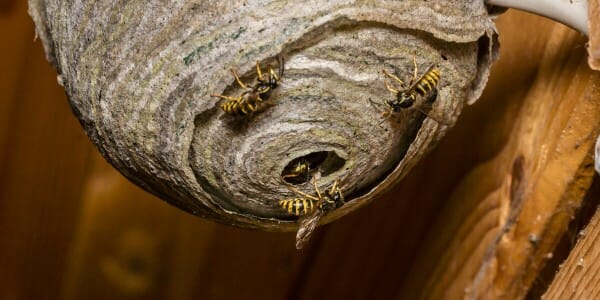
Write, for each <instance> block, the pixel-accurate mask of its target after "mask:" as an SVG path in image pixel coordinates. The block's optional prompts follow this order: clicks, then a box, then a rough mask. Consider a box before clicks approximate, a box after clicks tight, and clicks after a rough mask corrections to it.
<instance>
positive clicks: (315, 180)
mask: <svg viewBox="0 0 600 300" xmlns="http://www.w3.org/2000/svg"><path fill="white" fill-rule="evenodd" d="M312 184H313V186H314V187H315V191H316V192H317V197H319V199H323V196H321V191H319V186H318V185H317V179H316V178H315V177H313V180H312Z"/></svg>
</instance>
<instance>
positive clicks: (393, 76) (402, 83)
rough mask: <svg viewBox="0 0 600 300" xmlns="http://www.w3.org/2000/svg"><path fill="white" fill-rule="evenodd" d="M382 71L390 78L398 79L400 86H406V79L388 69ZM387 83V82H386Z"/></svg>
mask: <svg viewBox="0 0 600 300" xmlns="http://www.w3.org/2000/svg"><path fill="white" fill-rule="evenodd" d="M381 72H383V74H384V75H385V76H387V77H389V78H392V79H394V80H396V81H398V82H399V83H400V86H402V88H404V81H402V79H400V78H399V77H398V76H396V75H394V74H392V73H390V72H388V71H386V70H385V69H383V70H381ZM386 85H387V84H386Z"/></svg>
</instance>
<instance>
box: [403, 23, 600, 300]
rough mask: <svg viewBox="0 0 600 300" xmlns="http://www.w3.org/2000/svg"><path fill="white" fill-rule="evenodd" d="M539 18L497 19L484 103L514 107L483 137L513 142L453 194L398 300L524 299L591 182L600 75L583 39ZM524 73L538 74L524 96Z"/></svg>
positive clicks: (598, 128)
mask: <svg viewBox="0 0 600 300" xmlns="http://www.w3.org/2000/svg"><path fill="white" fill-rule="evenodd" d="M535 18H537V17H534V16H529V15H526V14H524V13H514V12H513V13H509V14H507V15H505V16H503V17H501V18H500V20H499V28H500V32H501V34H503V37H504V39H505V40H503V41H504V42H503V43H502V45H503V48H502V54H504V57H502V58H501V60H500V61H499V62H497V64H496V67H495V68H494V70H493V77H492V80H491V81H490V85H489V86H488V90H487V91H486V93H485V95H484V97H483V99H481V100H480V104H479V105H486V102H487V101H490V102H492V103H494V104H500V107H502V106H507V105H508V106H512V109H510V110H507V111H506V114H505V115H504V116H503V117H502V119H501V120H502V121H503V122H502V123H498V124H492V125H491V126H490V127H494V126H498V127H496V128H491V130H489V131H485V132H483V133H482V134H483V135H488V136H496V135H502V134H503V133H508V136H507V139H506V140H505V141H503V142H502V143H501V144H500V145H495V146H497V148H496V149H499V150H500V151H499V152H498V153H496V154H494V155H493V157H491V159H489V160H487V161H484V162H482V163H480V164H478V165H476V166H474V167H473V169H472V170H471V172H470V173H469V174H468V175H467V176H465V177H464V178H463V179H462V183H461V184H460V185H458V187H457V188H456V190H455V191H454V192H453V193H452V195H451V197H450V199H449V201H448V204H447V206H446V207H445V208H444V209H443V210H442V213H441V214H440V216H439V219H438V222H437V223H436V224H435V225H433V226H432V231H431V232H430V234H429V235H428V238H427V240H426V242H425V244H424V245H423V248H422V250H423V251H421V253H420V255H419V256H418V257H417V261H416V263H415V264H414V266H413V268H412V270H411V274H412V275H413V276H412V277H411V278H410V279H409V280H408V281H406V282H405V284H404V285H403V290H402V291H401V292H400V293H399V296H398V298H399V299H414V298H421V299H458V298H469V299H471V298H475V299H482V298H483V299H489V298H491V299H495V298H508V299H518V298H522V297H524V296H525V294H526V293H527V290H528V288H529V286H530V285H531V283H532V281H533V280H534V279H535V278H536V276H537V274H538V272H539V270H540V269H541V268H542V267H543V266H544V263H545V261H546V260H547V259H548V258H549V257H550V256H551V255H552V251H553V249H554V246H555V245H556V244H557V242H558V240H559V239H560V237H561V236H562V234H563V233H564V231H565V230H566V228H567V223H568V221H569V219H570V217H571V216H572V215H573V212H574V210H575V209H576V208H577V207H579V205H580V201H581V200H582V198H583V196H584V194H585V191H586V189H587V188H588V187H589V185H590V183H591V178H592V176H593V170H592V168H591V167H592V164H591V155H590V154H591V151H592V147H593V143H594V138H595V136H596V135H597V133H598V132H599V131H600V126H599V122H598V116H600V100H599V99H600V90H599V89H598V88H597V84H596V83H597V82H598V80H600V76H599V74H594V73H593V72H591V71H590V70H589V68H588V67H587V64H586V61H585V53H584V49H583V47H581V46H580V45H583V43H584V40H583V39H582V38H581V37H580V36H579V35H578V34H577V33H575V32H573V31H571V30H570V29H567V28H566V27H564V26H562V25H559V24H552V23H549V22H546V21H539V22H537V21H535ZM530 20H533V22H530ZM523 24H528V25H527V26H523ZM511 34H512V35H511ZM511 51H513V52H511ZM507 56H508V59H507ZM537 58H539V59H541V60H538V59H537ZM536 61H539V63H540V64H539V67H538V66H537V65H536V63H535V62H536ZM523 66H527V67H528V68H532V69H524V68H523ZM521 71H525V72H528V73H531V72H532V71H533V74H536V75H535V79H534V81H533V83H532V84H531V86H530V87H528V90H527V92H526V94H524V93H523V90H522V89H520V87H518V86H517V88H514V87H515V85H519V84H522V83H523V82H519V81H516V80H515V79H517V78H518V76H519V73H520V72H521ZM515 77H517V78H515ZM501 103H503V104H501ZM488 105H489V104H488ZM501 111H502V110H501ZM488 116H489V115H488ZM488 126H489V125H488ZM493 139H494V138H490V140H493ZM470 144H472V143H470Z"/></svg>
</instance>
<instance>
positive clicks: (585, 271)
mask: <svg viewBox="0 0 600 300" xmlns="http://www.w3.org/2000/svg"><path fill="white" fill-rule="evenodd" d="M596 178H597V179H598V181H597V182H595V184H594V185H595V189H594V188H593V189H592V190H591V191H590V194H589V195H588V198H590V197H595V199H598V197H600V177H596ZM577 237H579V240H578V241H577V244H576V245H575V247H574V248H573V249H572V251H571V253H570V254H569V256H568V258H567V259H566V260H565V261H564V262H563V263H562V264H561V265H559V270H558V271H557V272H558V273H557V274H556V276H555V278H554V280H553V281H552V283H551V284H550V286H549V288H548V290H547V291H546V293H545V294H544V295H543V296H542V299H550V300H552V299H598V298H600V288H599V287H600V276H599V275H600V259H599V255H600V248H598V243H599V242H600V208H598V207H596V213H595V214H594V216H593V217H592V219H591V221H590V222H589V224H588V225H587V226H586V227H585V228H584V229H583V230H581V231H580V232H579V233H578V234H577Z"/></svg>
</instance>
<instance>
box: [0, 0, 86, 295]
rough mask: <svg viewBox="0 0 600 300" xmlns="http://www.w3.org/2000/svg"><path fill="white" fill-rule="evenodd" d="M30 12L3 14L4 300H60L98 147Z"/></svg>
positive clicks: (20, 8) (0, 281)
mask: <svg viewBox="0 0 600 300" xmlns="http://www.w3.org/2000/svg"><path fill="white" fill-rule="evenodd" d="M26 10H27V3H26V2H25V1H19V2H18V3H16V4H15V7H14V10H11V11H9V13H8V14H5V15H0V31H1V32H3V35H2V39H3V41H2V43H1V44H2V45H3V46H2V48H1V49H0V52H1V53H2V55H0V66H1V67H2V68H3V71H2V72H1V75H0V87H1V90H2V93H1V96H0V97H2V99H1V100H0V145H1V147H0V170H2V172H0V245H2V247H0V265H1V266H2V272H0V298H2V299H55V298H57V297H58V294H59V289H60V288H59V287H60V282H61V278H60V275H57V274H61V273H62V272H63V270H64V267H65V262H66V259H67V258H66V252H67V249H68V245H69V242H70V240H71V238H72V233H73V230H72V228H73V225H74V223H75V220H76V215H77V212H78V209H79V202H78V198H79V194H80V190H81V189H80V186H81V182H82V181H83V180H84V178H85V174H86V172H87V162H88V159H89V155H90V153H91V151H92V146H91V144H90V142H89V141H88V140H87V138H86V137H85V135H84V134H83V132H82V131H81V127H80V125H79V123H78V122H77V120H76V119H75V118H74V117H73V115H72V113H71V109H70V108H69V106H68V104H67V100H66V97H65V94H64V90H63V89H62V88H61V87H59V86H58V85H57V84H56V73H55V72H54V70H53V69H52V68H51V67H50V65H49V64H48V63H47V62H46V59H45V56H44V54H43V51H42V47H41V45H40V44H39V43H34V42H33V26H32V22H31V20H30V19H29V18H28V17H27V14H26ZM4 33H6V35H4ZM13 47H14V48H13Z"/></svg>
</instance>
